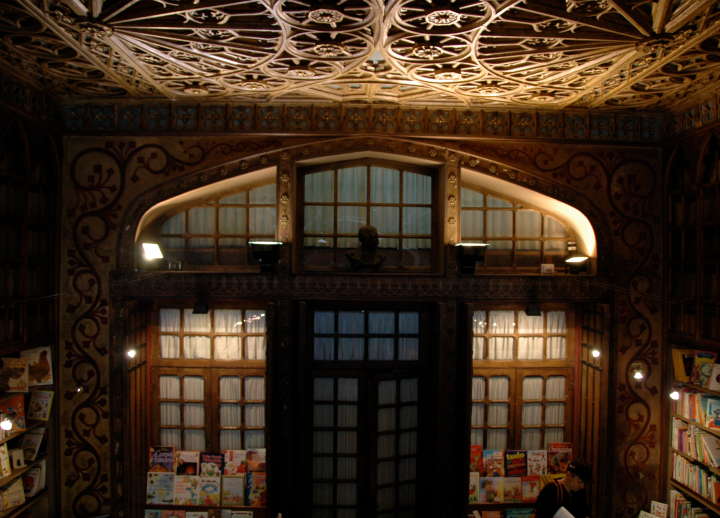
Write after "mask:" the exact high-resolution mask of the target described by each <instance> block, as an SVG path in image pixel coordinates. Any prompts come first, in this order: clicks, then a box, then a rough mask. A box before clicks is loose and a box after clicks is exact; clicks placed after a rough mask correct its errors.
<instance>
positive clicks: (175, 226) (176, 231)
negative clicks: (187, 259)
mask: <svg viewBox="0 0 720 518" xmlns="http://www.w3.org/2000/svg"><path fill="white" fill-rule="evenodd" d="M160 233H161V234H170V235H174V236H177V235H181V234H184V233H185V213H184V212H181V213H179V214H175V215H174V216H171V217H170V218H168V219H166V220H165V221H164V222H163V224H162V227H161V228H160Z"/></svg>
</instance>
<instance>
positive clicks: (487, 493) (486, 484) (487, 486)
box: [478, 477, 504, 504]
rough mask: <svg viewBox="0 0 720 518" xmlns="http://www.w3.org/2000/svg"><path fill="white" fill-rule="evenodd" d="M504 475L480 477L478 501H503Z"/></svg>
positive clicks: (482, 502)
mask: <svg viewBox="0 0 720 518" xmlns="http://www.w3.org/2000/svg"><path fill="white" fill-rule="evenodd" d="M503 482H504V477H480V492H479V497H478V502H479V503H481V504H498V503H503V501H504V494H503Z"/></svg>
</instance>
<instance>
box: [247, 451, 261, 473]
mask: <svg viewBox="0 0 720 518" xmlns="http://www.w3.org/2000/svg"><path fill="white" fill-rule="evenodd" d="M265 458H266V452H265V448H256V449H254V450H247V454H246V455H245V463H246V464H247V470H248V471H263V472H264V471H266V460H265Z"/></svg>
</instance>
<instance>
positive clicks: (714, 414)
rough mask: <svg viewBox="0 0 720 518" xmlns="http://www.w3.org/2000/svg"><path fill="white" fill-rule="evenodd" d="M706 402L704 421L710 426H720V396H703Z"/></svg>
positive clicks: (703, 400)
mask: <svg viewBox="0 0 720 518" xmlns="http://www.w3.org/2000/svg"><path fill="white" fill-rule="evenodd" d="M700 399H701V401H702V402H704V410H705V415H704V416H703V421H704V424H705V426H707V427H708V428H720V398H717V397H708V396H701V397H700Z"/></svg>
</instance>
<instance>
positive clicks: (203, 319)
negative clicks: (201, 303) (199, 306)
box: [183, 309, 210, 333]
mask: <svg viewBox="0 0 720 518" xmlns="http://www.w3.org/2000/svg"><path fill="white" fill-rule="evenodd" d="M183 317H184V319H185V325H184V328H185V331H186V332H188V333H208V332H210V314H209V313H205V314H201V313H193V310H192V309H186V310H185V311H184V314H183Z"/></svg>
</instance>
